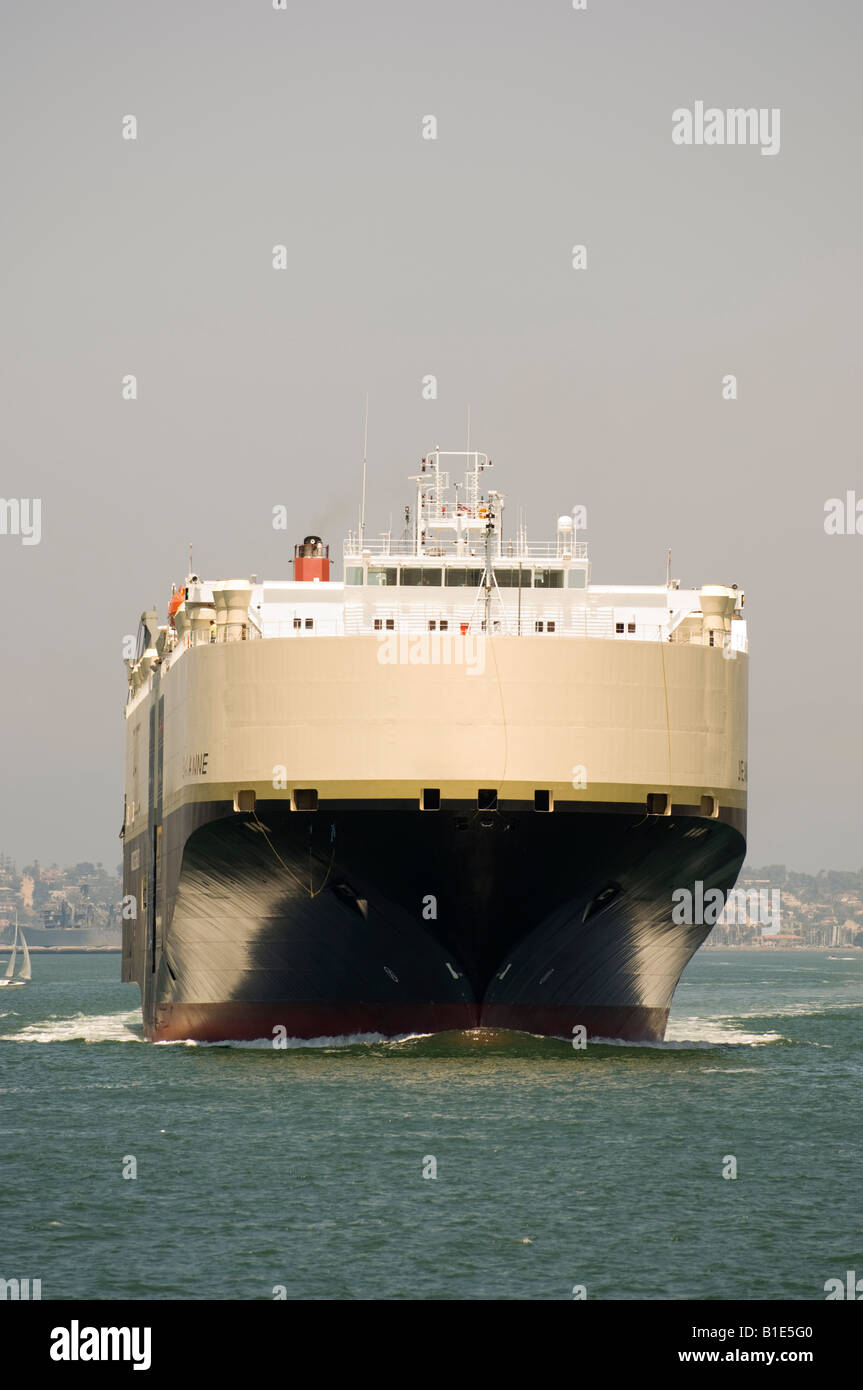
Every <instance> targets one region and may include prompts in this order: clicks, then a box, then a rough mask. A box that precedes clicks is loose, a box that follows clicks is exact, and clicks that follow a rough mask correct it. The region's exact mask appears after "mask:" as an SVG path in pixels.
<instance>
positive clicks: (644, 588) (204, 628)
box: [127, 449, 747, 704]
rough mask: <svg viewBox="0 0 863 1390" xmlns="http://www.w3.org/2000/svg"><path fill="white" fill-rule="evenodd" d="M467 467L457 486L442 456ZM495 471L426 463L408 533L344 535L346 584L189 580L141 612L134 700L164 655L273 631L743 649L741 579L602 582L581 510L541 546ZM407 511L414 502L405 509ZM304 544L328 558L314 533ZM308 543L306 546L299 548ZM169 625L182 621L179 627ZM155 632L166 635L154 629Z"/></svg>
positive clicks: (469, 457) (473, 461)
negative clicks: (170, 599) (164, 618)
mask: <svg viewBox="0 0 863 1390" xmlns="http://www.w3.org/2000/svg"><path fill="white" fill-rule="evenodd" d="M451 458H458V459H462V460H464V462H465V465H466V474H465V478H464V481H463V483H461V484H457V485H455V487H451V484H450V474H449V472H447V471H445V470H444V469H443V468H442V466H441V465H442V460H443V461H446V460H447V459H451ZM491 466H492V464H491V461H490V460H489V459H488V458H487V457H486V455H485V454H481V453H478V452H473V453H455V454H446V453H442V452H441V451H440V450H439V449H435V450H434V451H433V452H432V453H430V454H428V455H427V456H426V457H425V458H423V459H422V462H421V467H420V471H419V473H418V474H417V475H415V477H414V478H413V479H412V481H413V482H415V483H416V504H415V508H414V511H413V517H412V519H409V518H406V526H405V531H406V533H407V534H406V535H403V536H402V538H400V539H393V538H392V536H391V535H389V534H385V535H382V536H380V537H378V538H376V539H367V538H366V537H365V536H364V535H362V534H360V533H355V534H354V533H352V534H351V535H349V536H348V538H347V540H346V541H345V543H344V550H343V560H344V579H343V580H330V579H329V578H322V577H315V578H303V579H299V578H294V579H292V580H268V581H265V582H262V583H259V582H257V580H256V578H254V577H253V579H251V580H243V579H237V580H219V581H216V582H213V581H203V580H201V579H199V578H198V576H196V575H189V576H188V577H187V580H186V585H185V587H184V590H183V591H182V602H179V604H178V606H177V607H176V611H175V613H174V614H173V615H172V623H169V624H166V625H165V626H163V627H161V628H158V629H156V615H155V613H152V614H146V615H144V617H145V620H149V621H148V622H147V626H148V628H149V631H150V633H151V640H152V645H151V646H150V647H149V648H147V649H145V650H142V651H140V652H139V653H138V657H137V659H136V660H133V661H130V662H128V663H127V664H128V667H129V672H130V702H131V703H133V704H134V703H136V702H137V700H139V699H140V698H141V697H142V696H143V694H144V692H145V691H146V690H147V689H148V688H149V683H150V676H151V674H152V670H153V667H154V664H155V663H157V662H158V663H159V664H160V665H161V667H162V671H163V673H166V672H167V670H168V669H170V667H171V666H173V665H174V664H175V663H176V662H177V661H179V660H180V659H182V657H183V654H184V652H186V651H187V650H188V649H189V648H190V647H192V646H195V645H199V644H202V643H211V642H217V643H219V642H234V641H256V640H267V639H272V638H278V639H283V638H310V637H315V636H318V637H335V636H361V635H366V634H380V633H387V632H396V633H406V634H410V635H413V636H416V635H420V634H426V633H438V634H439V633H448V634H451V635H452V636H460V637H466V636H471V637H475V636H477V635H479V634H487V635H488V636H500V637H514V638H519V637H526V636H535V635H542V636H543V637H546V638H549V639H551V640H555V639H557V640H560V639H561V638H594V639H596V638H600V639H608V640H609V641H614V642H627V641H629V642H632V641H635V642H663V643H665V642H671V643H689V644H696V645H703V646H711V647H713V646H716V647H722V648H724V649H726V651H727V653H728V654H729V655H731V654H732V653H733V654H735V655H736V654H737V653H743V652H746V651H747V637H746V623H745V621H744V619H743V616H742V609H743V602H744V596H743V594H742V592H740V591H738V590H737V589H736V587H735V586H732V587H726V586H721V585H716V586H705V587H703V588H701V589H681V588H680V587H679V586H678V583H677V581H671V580H669V582H668V583H667V584H662V585H659V584H657V585H649V584H648V585H599V584H592V583H591V580H590V560H589V556H588V546H587V543H586V542H585V541H583V540H579V539H578V535H577V529H576V526H575V522H574V518H573V517H572V516H562V517H560V518H559V519H558V522H557V536H556V539H555V540H554V541H553V542H551V543H546V544H532V543H529V542H528V540H527V536H526V533H525V531H524V528H523V527H519V528H518V530H517V531H516V533H515V534H514V535H512V536H505V534H504V528H503V515H504V501H505V499H504V496H503V494H502V493H500V492H496V491H494V490H493V489H490V490H488V491H486V492H483V490H482V486H481V484H482V475H483V474H484V473H485V471H486V470H487V469H488V468H490V467H491ZM407 511H408V509H406V513H407ZM307 542H314V544H313V545H307V546H306V549H308V550H310V551H315V552H316V553H318V554H319V555H320V557H322V558H321V559H320V561H319V566H318V567H319V568H320V570H321V573H322V574H326V575H328V574H329V559H328V557H326V558H323V547H322V544H321V543H320V542H319V541H318V538H317V537H308V538H307ZM302 549H303V547H299V546H298V547H297V551H298V552H300V551H301V550H302ZM172 624H173V625H172ZM156 631H158V639H156V638H155V636H154V634H155V633H156Z"/></svg>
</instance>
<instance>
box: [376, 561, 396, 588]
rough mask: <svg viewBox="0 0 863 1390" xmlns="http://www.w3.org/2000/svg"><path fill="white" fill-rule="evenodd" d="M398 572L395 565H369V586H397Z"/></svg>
mask: <svg viewBox="0 0 863 1390" xmlns="http://www.w3.org/2000/svg"><path fill="white" fill-rule="evenodd" d="M398 580H399V571H398V566H397V565H369V578H368V582H369V583H370V584H378V585H388V584H397V583H398Z"/></svg>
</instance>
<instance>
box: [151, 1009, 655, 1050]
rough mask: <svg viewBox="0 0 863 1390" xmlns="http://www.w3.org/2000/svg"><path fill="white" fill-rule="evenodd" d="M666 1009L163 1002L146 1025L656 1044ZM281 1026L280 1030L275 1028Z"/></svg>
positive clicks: (245, 1037) (205, 1033)
mask: <svg viewBox="0 0 863 1390" xmlns="http://www.w3.org/2000/svg"><path fill="white" fill-rule="evenodd" d="M667 1022H668V1009H650V1008H643V1007H638V1006H632V1005H621V1006H620V1007H615V1006H601V1007H597V1006H591V1007H590V1008H579V1007H578V1006H577V1005H572V1006H571V1007H566V1008H561V1007H554V1008H548V1007H541V1006H537V1007H535V1008H533V1007H531V1006H529V1005H510V1004H488V1005H485V1006H481V1005H477V1004H422V1005H417V1006H415V1007H411V1006H405V1005H399V1004H361V1003H358V1004H329V1005H327V1004H286V1005H284V1006H282V1007H281V1008H280V1007H279V1005H278V1004H254V1003H248V1004H247V1003H232V1004H163V1005H161V1006H160V1007H159V1008H158V1009H157V1014H156V1023H155V1027H154V1028H153V1029H152V1030H148V1032H147V1037H148V1039H149V1041H151V1042H174V1041H181V1040H188V1041H193V1042H243V1041H245V1042H251V1041H258V1040H260V1039H267V1040H272V1041H273V1042H274V1043H275V1041H276V1040H278V1039H280V1038H284V1037H288V1038H345V1037H353V1036H356V1035H359V1034H364V1035H368V1034H377V1035H381V1036H383V1037H387V1038H394V1037H404V1036H405V1035H407V1034H411V1033H444V1032H449V1031H452V1030H456V1031H464V1030H467V1029H471V1028H494V1029H501V1030H506V1031H511V1032H517V1033H534V1034H538V1035H540V1036H541V1037H549V1038H565V1039H567V1040H569V1041H572V1040H573V1039H574V1036H575V1031H576V1029H579V1028H584V1029H585V1030H586V1036H587V1037H588V1038H617V1039H621V1040H623V1041H626V1042H661V1041H662V1039H663V1037H664V1036H665V1025H666V1023H667ZM282 1029H284V1030H285V1031H284V1032H282Z"/></svg>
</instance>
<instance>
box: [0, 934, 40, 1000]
mask: <svg viewBox="0 0 863 1390" xmlns="http://www.w3.org/2000/svg"><path fill="white" fill-rule="evenodd" d="M19 936H20V938H21V958H22V959H21V969H20V970H19V971H18V974H17V976H16V975H15V960H16V957H17V954H18V938H19ZM32 975H33V969H32V967H31V965H30V952H29V951H28V949H27V942H26V941H25V940H24V933H23V932H22V931H21V929H20V927H19V926H18V923H17V921H16V923H15V940H14V941H13V942H12V954H11V956H10V957H9V964H8V965H7V966H6V974H5V975H4V976H3V978H2V979H0V989H12V988H14V987H15V986H16V985H26V983H27V981H28V980H30V979H31V978H32Z"/></svg>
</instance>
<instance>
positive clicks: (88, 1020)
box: [0, 1009, 142, 1043]
mask: <svg viewBox="0 0 863 1390" xmlns="http://www.w3.org/2000/svg"><path fill="white" fill-rule="evenodd" d="M140 1019H141V1014H140V1010H138V1009H134V1010H132V1011H131V1012H130V1013H122V1014H74V1015H73V1016H72V1018H43V1019H39V1020H38V1022H36V1023H29V1024H27V1026H26V1027H25V1028H21V1029H19V1031H18V1032H17V1033H7V1034H6V1035H5V1036H4V1037H3V1038H2V1039H0V1042H17V1043H22V1042H23V1043H54V1042H86V1043H100V1042H141V1041H142V1038H141V1033H140V1031H138V1032H134V1031H133V1029H134V1027H135V1025H136V1024H137V1025H138V1027H139V1029H140Z"/></svg>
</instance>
